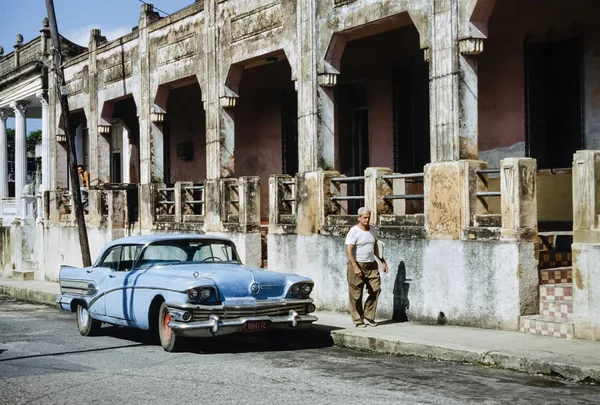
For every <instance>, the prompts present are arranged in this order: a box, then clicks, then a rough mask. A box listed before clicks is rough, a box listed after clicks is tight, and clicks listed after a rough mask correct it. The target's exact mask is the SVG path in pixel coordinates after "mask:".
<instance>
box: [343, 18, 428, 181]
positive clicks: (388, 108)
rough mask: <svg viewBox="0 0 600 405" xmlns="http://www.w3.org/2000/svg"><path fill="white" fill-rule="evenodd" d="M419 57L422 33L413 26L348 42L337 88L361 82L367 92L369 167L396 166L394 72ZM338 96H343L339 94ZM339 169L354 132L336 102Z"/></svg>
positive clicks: (346, 115) (344, 110) (421, 53)
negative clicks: (341, 151) (341, 146)
mask: <svg viewBox="0 0 600 405" xmlns="http://www.w3.org/2000/svg"><path fill="white" fill-rule="evenodd" d="M416 58H419V61H422V58H423V51H421V50H420V48H419V34H418V32H417V30H416V29H415V27H414V26H412V25H410V26H407V27H403V28H400V29H395V30H393V31H388V32H385V33H382V34H377V35H373V36H369V37H365V38H361V39H357V40H354V41H351V42H349V43H348V44H347V45H346V48H345V50H344V54H343V56H342V61H341V66H340V70H341V74H340V77H339V79H338V83H339V84H338V86H339V87H341V86H343V85H344V84H345V83H360V84H361V85H362V86H363V87H364V89H365V93H366V98H367V105H368V110H369V165H370V166H372V167H374V166H380V167H390V168H393V167H394V155H393V133H394V128H393V87H392V80H393V69H394V66H396V67H408V66H410V64H411V62H412V61H413V60H415V59H416ZM336 97H338V98H339V97H344V95H343V92H339V91H338V92H337V94H336ZM336 106H337V107H336V128H335V133H336V167H337V169H338V170H340V157H339V156H337V154H338V153H339V144H340V143H341V142H344V139H346V138H347V137H348V135H347V134H348V131H351V127H350V125H349V118H348V114H349V113H350V112H349V111H347V108H345V107H344V101H343V100H336Z"/></svg>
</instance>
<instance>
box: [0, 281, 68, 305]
mask: <svg viewBox="0 0 600 405" xmlns="http://www.w3.org/2000/svg"><path fill="white" fill-rule="evenodd" d="M0 296H6V297H9V298H12V299H15V300H21V301H27V302H33V303H36V304H45V305H52V306H56V297H57V294H56V293H51V292H46V291H37V290H29V289H27V288H19V287H13V286H8V285H0Z"/></svg>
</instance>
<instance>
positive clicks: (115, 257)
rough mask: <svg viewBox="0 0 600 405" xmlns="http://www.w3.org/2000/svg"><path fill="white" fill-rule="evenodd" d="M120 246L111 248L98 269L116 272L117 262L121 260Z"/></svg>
mask: <svg viewBox="0 0 600 405" xmlns="http://www.w3.org/2000/svg"><path fill="white" fill-rule="evenodd" d="M121 249H122V247H121V246H116V247H114V248H112V249H111V250H110V251H109V252H108V254H107V255H106V256H105V257H104V260H102V263H100V265H99V267H108V268H109V269H113V270H115V271H116V270H118V269H119V260H121Z"/></svg>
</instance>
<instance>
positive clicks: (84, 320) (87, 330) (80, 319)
mask: <svg viewBox="0 0 600 405" xmlns="http://www.w3.org/2000/svg"><path fill="white" fill-rule="evenodd" d="M101 326H102V323H101V322H100V321H99V320H97V319H94V318H92V315H91V314H90V311H89V310H88V309H87V308H86V307H85V306H83V305H78V306H77V329H79V333H81V335H82V336H93V335H96V334H98V331H100V327H101Z"/></svg>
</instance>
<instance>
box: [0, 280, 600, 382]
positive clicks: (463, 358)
mask: <svg viewBox="0 0 600 405" xmlns="http://www.w3.org/2000/svg"><path fill="white" fill-rule="evenodd" d="M58 293H59V287H58V283H52V282H43V281H16V280H12V279H6V278H0V296H8V297H10V298H14V299H18V300H24V301H31V302H37V303H42V304H48V305H54V304H55V299H56V295H57V294H58ZM316 315H317V317H318V318H319V321H318V322H317V323H316V325H317V328H319V329H321V330H328V331H330V332H331V336H332V338H333V341H334V342H335V344H336V345H338V346H342V347H347V348H350V349H356V350H365V351H372V352H377V353H383V354H394V355H402V356H416V357H423V358H428V359H434V360H445V361H454V362H466V363H472V364H480V365H486V366H492V367H499V368H504V369H510V370H517V371H522V372H527V373H534V374H545V375H552V376H559V377H562V378H566V379H569V380H575V381H587V382H600V342H592V341H585V340H575V339H571V340H566V339H558V338H552V337H544V336H534V335H529V334H525V333H519V332H507V331H498V330H491V329H477V328H467V327H456V326H433V325H420V324H416V323H411V322H407V323H389V322H385V321H384V322H381V323H380V325H379V326H378V327H375V328H372V327H368V328H361V329H357V328H355V327H354V325H353V324H352V322H351V320H350V315H347V314H338V313H331V312H319V313H317V314H316Z"/></svg>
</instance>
